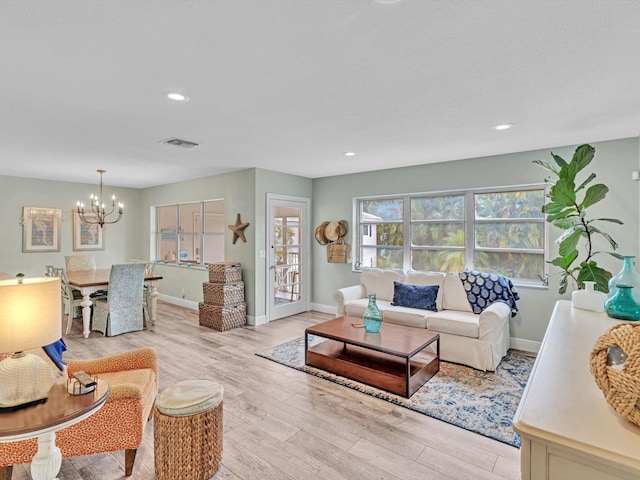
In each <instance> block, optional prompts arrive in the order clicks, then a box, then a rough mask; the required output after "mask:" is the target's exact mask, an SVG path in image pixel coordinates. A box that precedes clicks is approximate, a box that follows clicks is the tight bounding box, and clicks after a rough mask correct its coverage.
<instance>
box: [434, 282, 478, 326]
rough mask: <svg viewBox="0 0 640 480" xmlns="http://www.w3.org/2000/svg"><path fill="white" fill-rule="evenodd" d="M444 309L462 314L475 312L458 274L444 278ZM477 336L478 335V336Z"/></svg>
mask: <svg viewBox="0 0 640 480" xmlns="http://www.w3.org/2000/svg"><path fill="white" fill-rule="evenodd" d="M443 290H444V291H443V296H442V297H443V298H442V308H443V309H444V310H458V311H460V312H470V313H472V312H473V309H472V308H471V304H470V303H469V299H467V292H466V291H465V289H464V286H463V285H462V280H460V277H459V276H458V274H457V273H447V274H446V276H445V277H444V289H443ZM476 336H477V335H476Z"/></svg>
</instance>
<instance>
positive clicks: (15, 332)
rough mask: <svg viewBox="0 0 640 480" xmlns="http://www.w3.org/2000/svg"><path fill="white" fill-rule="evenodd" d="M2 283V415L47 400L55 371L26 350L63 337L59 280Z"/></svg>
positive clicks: (0, 408) (0, 316) (29, 279)
mask: <svg viewBox="0 0 640 480" xmlns="http://www.w3.org/2000/svg"><path fill="white" fill-rule="evenodd" d="M18 277H19V278H18V279H16V280H2V281H0V354H2V353H11V354H12V355H11V356H9V357H7V358H5V359H4V360H2V361H0V411H8V410H9V411H10V410H15V409H18V408H22V407H27V406H29V405H34V404H37V403H41V402H43V401H45V400H46V398H47V394H48V392H49V389H50V388H51V386H52V385H53V384H54V383H55V378H56V377H55V374H54V371H53V369H52V367H51V366H50V365H49V364H48V363H47V362H46V361H45V360H44V359H43V358H41V357H39V356H38V355H33V354H29V353H25V352H24V351H25V350H30V349H34V348H40V347H43V346H45V345H49V344H51V343H53V342H55V341H56V340H59V339H60V338H61V336H62V325H61V311H62V310H61V308H62V304H61V294H60V279H59V278H57V277H56V278H24V279H23V278H21V277H20V276H18Z"/></svg>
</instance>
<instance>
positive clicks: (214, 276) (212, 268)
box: [209, 262, 242, 283]
mask: <svg viewBox="0 0 640 480" xmlns="http://www.w3.org/2000/svg"><path fill="white" fill-rule="evenodd" d="M209 281H210V282H211V283H237V282H240V281H242V269H241V268H240V264H239V263H235V262H219V263H211V264H210V265H209Z"/></svg>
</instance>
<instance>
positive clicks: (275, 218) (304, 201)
mask: <svg viewBox="0 0 640 480" xmlns="http://www.w3.org/2000/svg"><path fill="white" fill-rule="evenodd" d="M308 212H309V199H308V198H300V197H289V196H281V195H268V196H267V213H268V215H267V218H268V219H269V221H268V225H267V242H268V249H267V252H266V260H267V281H266V284H267V302H268V305H267V308H268V312H267V317H268V319H269V321H271V320H277V319H279V318H283V317H287V316H289V315H295V314H296V313H301V312H306V311H307V310H308V309H309V280H308V279H309V268H308V265H309V245H308V244H309V216H308Z"/></svg>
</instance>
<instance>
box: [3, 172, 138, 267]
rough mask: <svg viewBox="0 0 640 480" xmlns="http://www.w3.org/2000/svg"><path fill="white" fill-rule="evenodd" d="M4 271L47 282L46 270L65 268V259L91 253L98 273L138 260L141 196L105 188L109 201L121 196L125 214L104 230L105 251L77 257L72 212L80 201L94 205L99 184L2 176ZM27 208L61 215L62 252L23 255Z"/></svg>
mask: <svg viewBox="0 0 640 480" xmlns="http://www.w3.org/2000/svg"><path fill="white" fill-rule="evenodd" d="M0 192H2V202H0V221H1V225H2V235H0V271H3V272H7V273H10V274H12V275H14V274H16V273H18V272H22V273H24V274H25V275H28V276H39V277H41V276H44V273H45V265H56V266H61V267H63V266H64V257H65V255H73V254H74V253H91V254H92V255H93V256H94V257H95V259H96V263H97V265H98V267H104V268H107V267H110V266H111V265H112V264H114V263H126V262H128V261H129V259H131V258H138V257H139V256H140V255H141V251H140V248H139V246H140V242H139V238H140V233H139V229H138V223H139V219H140V198H141V196H142V192H141V191H140V190H135V189H129V188H112V187H110V186H109V185H105V187H104V193H105V196H106V195H109V196H111V195H112V194H114V195H116V197H117V200H118V201H121V202H123V203H124V206H125V214H124V216H123V217H122V219H121V220H120V222H118V223H116V224H113V225H105V226H104V230H103V242H104V246H105V248H104V250H98V251H90V252H74V251H73V243H72V239H73V236H72V232H73V223H72V210H73V209H74V208H75V205H76V202H77V201H82V202H84V203H85V205H86V204H88V203H89V195H90V194H91V193H98V186H97V182H96V184H82V183H70V182H51V181H48V180H36V179H30V178H20V177H8V176H0ZM22 207H48V208H59V209H62V218H61V222H60V251H59V252H34V253H22V224H21V217H22Z"/></svg>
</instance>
